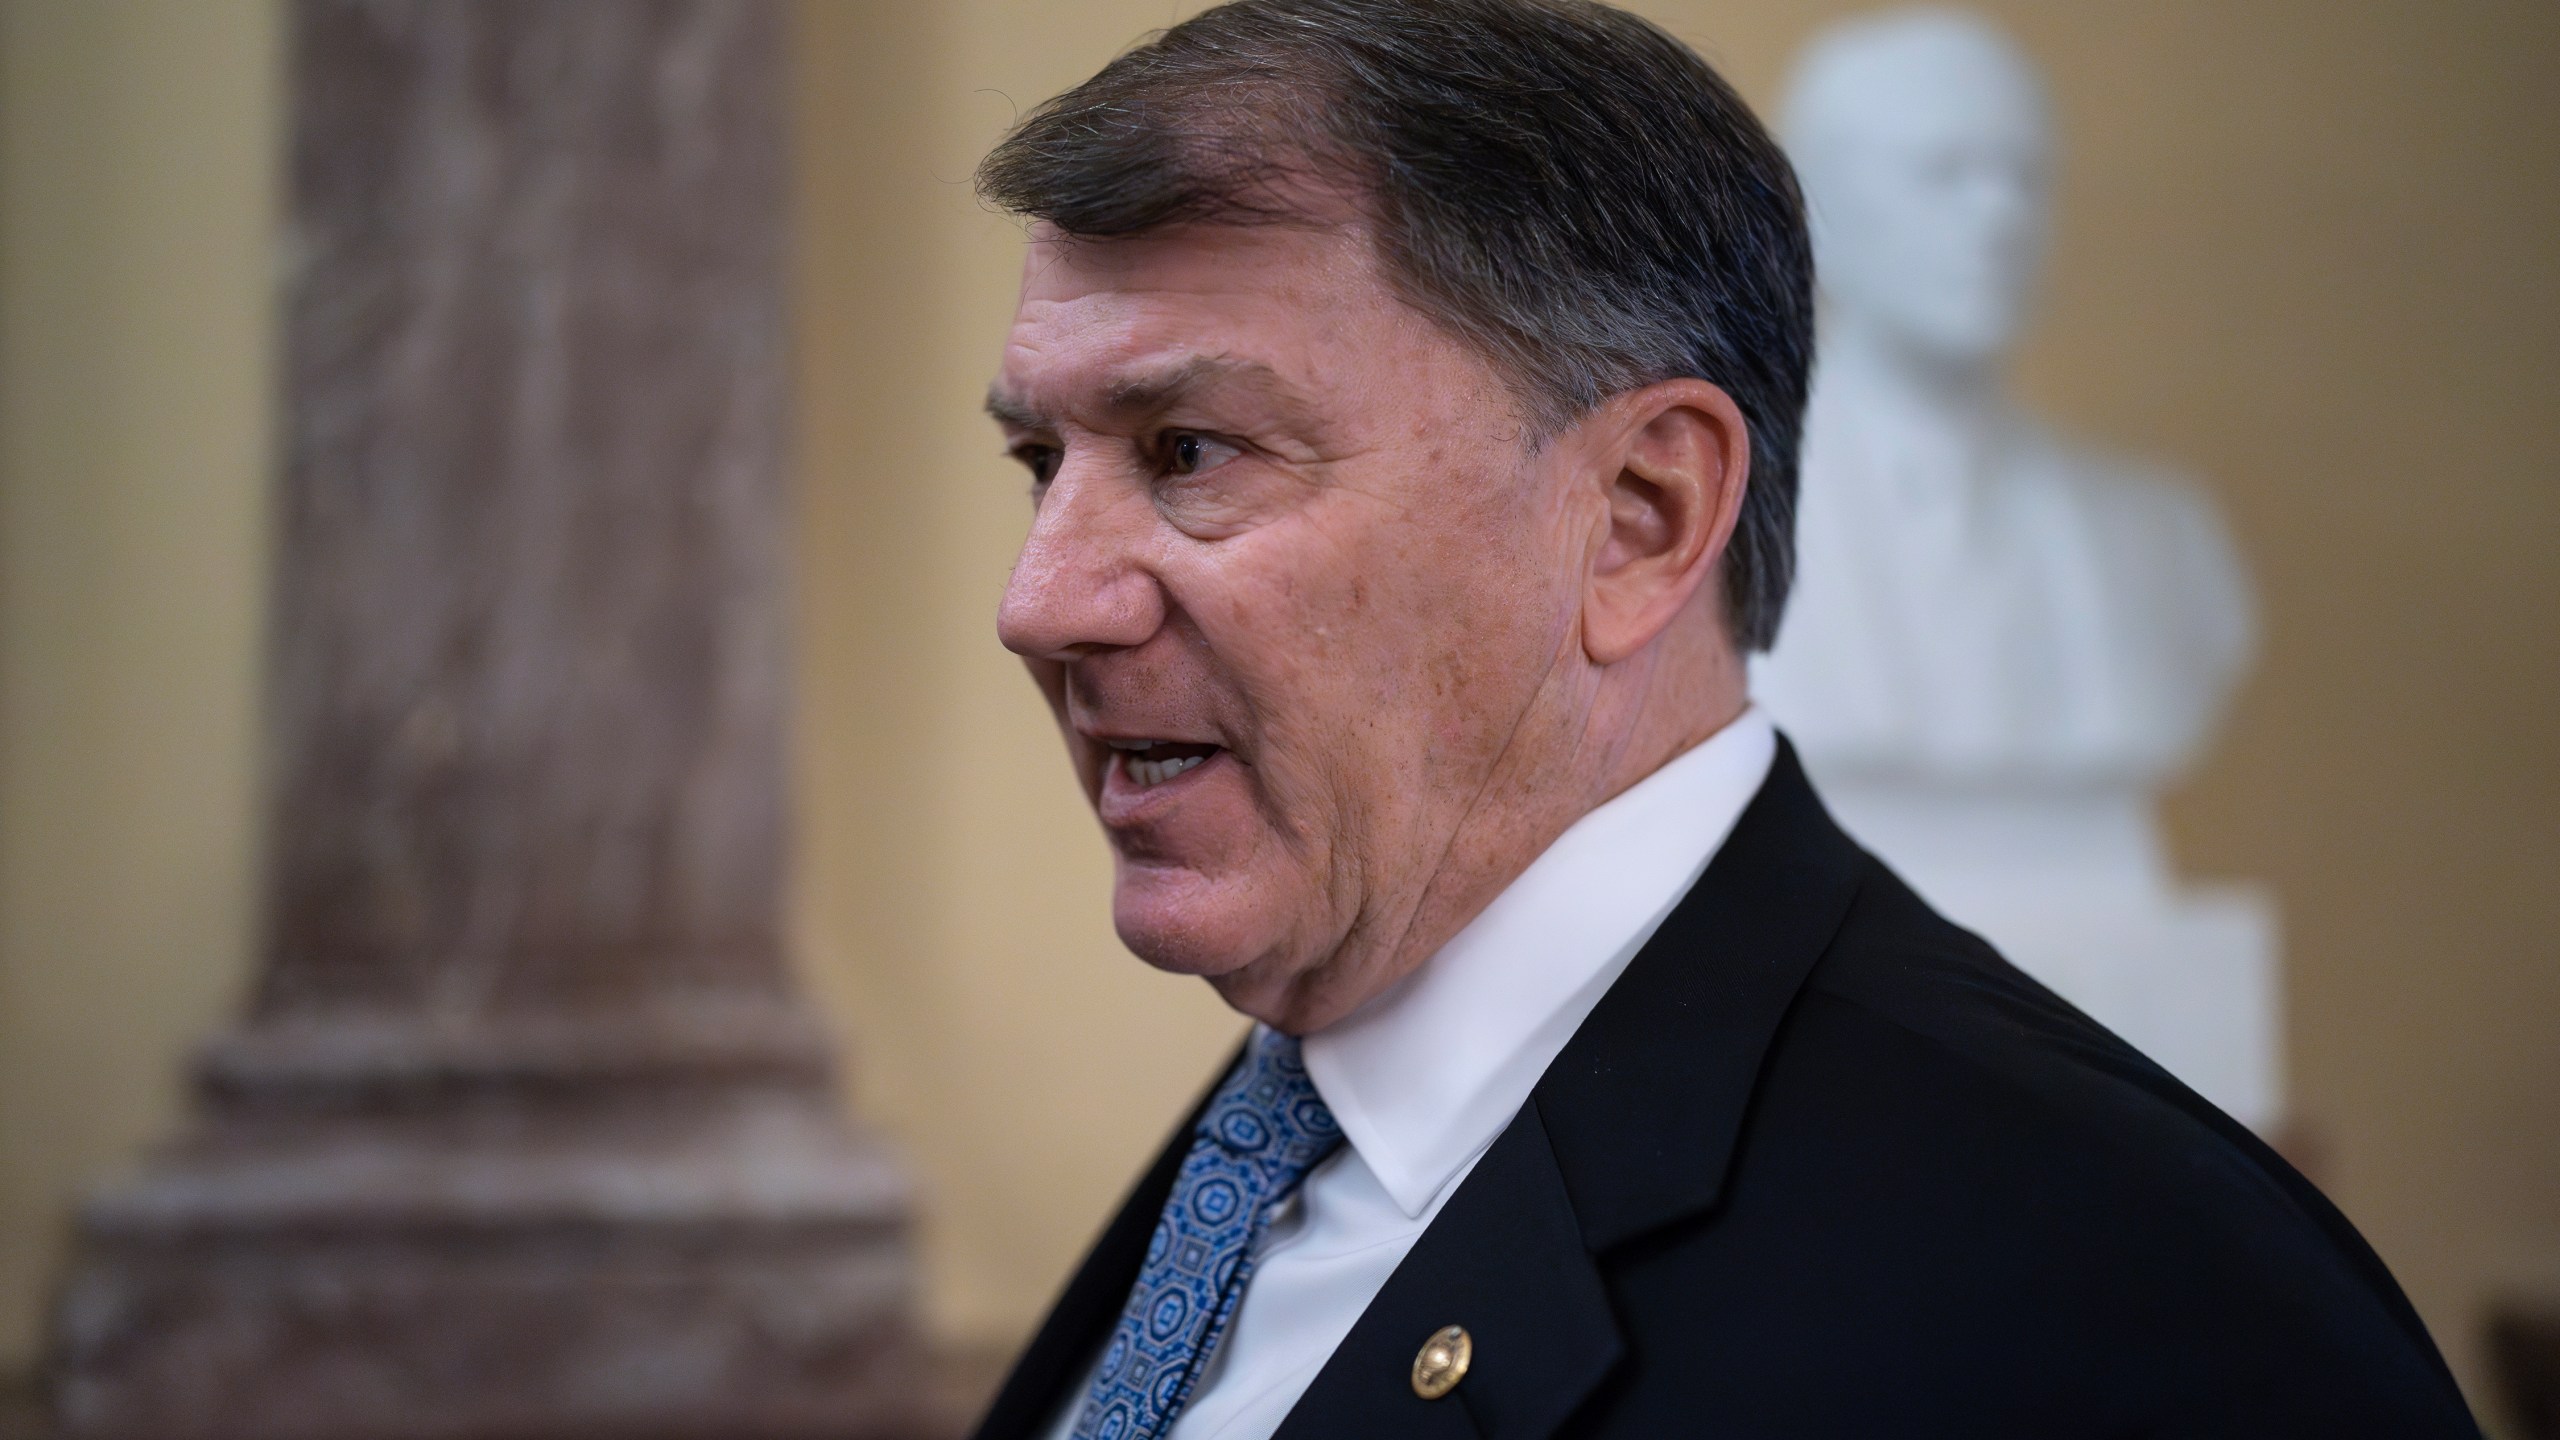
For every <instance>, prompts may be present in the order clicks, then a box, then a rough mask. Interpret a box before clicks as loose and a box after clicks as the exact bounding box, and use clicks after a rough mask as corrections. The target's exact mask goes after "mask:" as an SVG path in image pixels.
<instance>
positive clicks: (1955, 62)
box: [1753, 9, 2274, 1123]
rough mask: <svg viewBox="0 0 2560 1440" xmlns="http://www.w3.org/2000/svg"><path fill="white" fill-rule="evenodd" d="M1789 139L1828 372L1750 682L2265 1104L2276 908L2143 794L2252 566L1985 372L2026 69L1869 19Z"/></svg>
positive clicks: (2043, 963) (1856, 818)
mask: <svg viewBox="0 0 2560 1440" xmlns="http://www.w3.org/2000/svg"><path fill="white" fill-rule="evenodd" d="M1782 127H1783V129H1784V131H1785V136H1786V141H1787V145H1788V148H1789V151H1790V153H1791V154H1792V156H1793V157H1794V160H1795V163H1796V166H1797V170H1798V172H1799V174H1800V175H1801V176H1802V178H1803V182H1804V185H1805V191H1806V197H1807V200H1808V202H1809V205H1810V208H1811V211H1812V217H1813V225H1814V241H1815V250H1816V258H1817V273H1818V274H1819V276H1820V281H1821V292H1822V293H1821V304H1822V317H1821V330H1820V363H1819V366H1818V368H1817V371H1816V375H1815V382H1814V390H1813V399H1812V405H1811V409H1810V413H1809V415H1808V417H1807V422H1806V442H1805V455H1804V475H1803V489H1802V499H1801V502H1800V509H1799V513H1798V517H1797V531H1796V533H1797V555H1798V580H1797V588H1796V591H1795V594H1794V597H1793V598H1792V599H1791V601H1790V602H1789V607H1788V611H1787V616H1786V622H1785V625H1784V627H1783V630H1782V632H1781V634H1780V635H1779V638H1778V644H1777V647H1776V649H1775V651H1774V652H1773V653H1772V654H1770V655H1767V656H1764V657H1761V660H1760V662H1759V663H1758V664H1757V665H1756V666H1755V667H1754V672H1753V685H1754V689H1755V691H1756V693H1757V694H1758V696H1759V698H1760V699H1761V701H1762V702H1763V703H1764V704H1765V705H1766V706H1767V707H1768V708H1769V710H1770V711H1771V713H1772V714H1773V715H1774V716H1775V717H1776V718H1777V719H1778V721H1779V722H1780V724H1782V725H1783V726H1784V727H1785V728H1786V730H1787V731H1788V733H1789V734H1790V735H1791V736H1792V737H1793V738H1794V739H1795V741H1796V743H1797V745H1798V746H1799V748H1800V749H1801V750H1802V752H1803V754H1804V756H1805V761H1806V764H1807V766H1808V768H1809V769H1810V770H1811V771H1812V772H1813V774H1814V776H1815V777H1816V779H1817V780H1818V781H1819V782H1821V784H1822V787H1823V790H1824V793H1825V794H1826V796H1828V797H1830V799H1831V800H1832V802H1833V805H1834V807H1835V808H1836V809H1837V810H1838V811H1839V812H1840V814H1841V817H1842V819H1843V820H1844V822H1846V823H1847V824H1848V826H1849V828H1850V829H1851V830H1852V831H1853V832H1855V833H1857V834H1858V835H1859V836H1860V838H1861V839H1863V840H1865V841H1866V842H1867V843H1868V844H1869V845H1870V846H1872V847H1873V848H1875V849H1876V850H1877V851H1878V852H1879V853H1881V854H1883V855H1884V856H1885V858H1886V859H1888V860H1889V861H1891V862H1893V863H1894V864H1895V865H1896V866H1897V868H1899V869H1901V870H1902V871H1903V872H1904V874H1905V875H1906V876H1908V877H1909V878H1910V879H1911V880H1912V881H1913V883H1914V884H1915V885H1917V886H1918V887H1919V888H1920V889H1921V890H1922V891H1923V892H1924V893H1925V894H1927V895H1928V896H1929V897H1930V898H1931V899H1932V900H1934V901H1936V902H1937V903H1938V904H1939V905H1940V906H1941V907H1942V908H1944V909H1946V910H1948V911H1949V913H1951V914H1952V915H1953V916H1954V918H1956V919H1958V920H1959V921H1963V922H1965V923H1967V924H1971V925H1973V926H1975V927H1976V928H1978V929H1981V930H1983V931H1984V932H1985V933H1986V934H1989V935H1990V936H1991V938H1992V939H1993V940H1994V941H1996V942H1998V943H2000V944H2001V945H2002V947H2003V948H2004V949H2006V950H2007V951H2009V952H2010V954H2011V956H2012V958H2014V959H2016V960H2018V962H2019V963H2020V964H2022V965H2025V966H2026V967H2027V968H2028V969H2030V970H2031V971H2035V972H2036V973H2038V974H2039V975H2041V976H2043V977H2044V978H2045V979H2046V980H2047V982H2048V983H2051V984H2053V985H2054V986H2055V988H2057V989H2059V990H2061V991H2063V993H2064V994H2066V995H2068V996H2070V997H2071V998H2073V999H2075V1000H2077V1001H2079V1002H2080V1003H2081V1004H2082V1005H2083V1006H2084V1007H2085V1008H2088V1009H2089V1010H2091V1011H2092V1012H2093V1013H2095V1014H2097V1015H2098V1018H2100V1019H2101V1020H2104V1021H2108V1022H2109V1023H2111V1024H2114V1025H2115V1026H2116V1028H2117V1029H2119V1030H2120V1031H2122V1032H2124V1033H2126V1034H2127V1035H2128V1037H2129V1038H2133V1039H2134V1040H2135V1041H2136V1043H2138V1044H2142V1045H2144V1046H2145V1048H2147V1049H2149V1050H2151V1051H2152V1052H2153V1053H2154V1055H2155V1056H2156V1057H2157V1058H2160V1059H2162V1060H2163V1062H2164V1063H2168V1064H2169V1065H2170V1068H2171V1069H2173V1070H2178V1071H2180V1073H2182V1074H2184V1075H2186V1076H2187V1078H2188V1079H2189V1080H2190V1083H2194V1084H2197V1086H2198V1088H2200V1089H2204V1090H2205V1091H2206V1092H2207V1093H2208V1094H2209V1095H2212V1096H2213V1097H2214V1098H2215V1099H2217V1100H2219V1101H2221V1102H2222V1103H2223V1104H2224V1105H2225V1106H2226V1108H2230V1109H2232V1110H2234V1112H2235V1113H2240V1114H2241V1115H2242V1118H2244V1119H2248V1120H2252V1121H2253V1122H2260V1123H2263V1122H2264V1121H2266V1120H2267V1119H2269V1118H2270V1117H2271V1113H2272V1110H2273V1107H2274V1089H2273V1087H2274V1080H2273V1074H2274V1056H2273V1043H2274V1042H2273V1033H2274V1026H2273V1017H2272V998H2271V997H2272V984H2273V979H2272V945H2273V939H2272V928H2271V921H2270V920H2269V918H2268V915H2267V913H2266V911H2265V907H2264V905H2263V903H2262V902H2259V901H2257V900H2255V899H2254V898H2253V897H2250V896H2247V895H2245V894H2233V893H2227V892H2215V893H2196V892H2188V891H2183V890H2180V889H2179V888H2178V887H2176V886H2175V884H2174V882H2173V880H2172V878H2171V875H2170V872H2169V869H2168V865H2167V862H2166V859H2165V856H2164V853H2163V850H2162V847H2161V845H2160V842H2159V838H2158V826H2157V823H2156V821H2155V819H2154V813H2153V811H2154V804H2153V801H2154V796H2155V794H2156V792H2157V790H2158V789H2159V787H2160V786H2161V785H2162V784H2163V783H2165V782H2166V781H2167V780H2168V779H2169V778H2170V777H2171V776H2173V775H2174V774H2175V772H2176V771H2177V770H2178V769H2179V768H2180V767H2181V766H2182V765H2184V764H2185V763H2186V762H2187V761H2189V760H2190V759H2192V758H2193V757H2194V756H2195V755H2196V753H2197V752H2198V750H2199V749H2200V748H2201V747H2202V745H2203V743H2204V741H2205V740H2206V739H2207V738H2208V736H2209V734H2210V732H2211V730H2212V729H2213V727H2214V725H2215V723H2216V721H2217V720H2218V719H2219V718H2220V716H2221V715H2222V713H2223V711H2224V708H2225V706H2226V703H2227V701H2228V700H2229V697H2230V694H2231V690H2232V687H2233V685H2234V684H2235V683H2236V681H2237V680H2238V679H2239V677H2240V675H2241V674H2242V672H2243V670H2244V669H2245V667H2246V665H2247V663H2248V660H2249V658H2250V653H2251V648H2252V644H2253V640H2254V625H2253V617H2252V613H2251V604H2250V599H2249V593H2248V587H2247V583H2246V580H2245V578H2244V576H2243V574H2242V572H2241V569H2240V565H2239V562H2238V559H2237V557H2236V556H2235V554H2234V552H2233V550H2232V547H2231V544H2230V542H2229V540H2228V538H2227V537H2226V535H2225V533H2224V530H2223V528H2222V525H2221V523H2220V521H2219V519H2218V517H2217V516H2216V515H2215V513H2214V511H2213V509H2212V508H2211V507H2210V506H2209V505H2208V504H2207V503H2206V501H2205V500H2204V498H2203V497H2202V496H2201V495H2200V494H2199V493H2197V492H2196V491H2195V490H2194V489H2192V488H2191V487H2189V486H2188V485H2187V484H2185V483H2184V482H2183V481H2181V480H2180V479H2178V478H2176V477H2175V476H2174V475H2171V474H2169V473H2167V472H2165V471H2163V470H2161V469H2159V468H2157V467H2153V466H2149V465H2145V464H2141V463H2137V462H2132V461H2127V460H2123V459H2119V458H2116V457H2113V456H2109V455H2106V454H2103V453H2101V452H2099V451H2097V450H2095V449H2093V448H2090V447H2088V446H2085V445H2082V444H2080V443H2077V442H2075V441H2073V440H2071V439H2068V438H2066V437H2064V436H2062V435H2060V434H2057V433H2056V432H2055V431H2053V430H2052V429H2051V428H2049V427H2048V426H2046V425H2044V424H2042V423H2040V422H2039V421H2038V420H2036V419H2035V418H2034V417H2033V416H2031V415H2028V414H2027V413H2025V412H2024V411H2023V410H2022V409H2021V408H2020V407H2019V406H2018V405H2017V403H2016V402H2015V401H2014V400H2013V399H2012V398H2011V397H2010V394H2009V392H2008V388H2007V379H2008V376H2007V361H2008V359H2009V356H2010V353H2011V351H2012V349H2013V347H2014V346H2015V343H2016V341H2017V339H2018V336H2019V333H2020V331H2021V329H2022V328H2023V326H2024V323H2025V321H2026V318H2027V316H2028V313H2029V309H2030V302H2031V300H2032V298H2033V295H2034V292H2035V288H2036V279H2037V273H2038V271H2039V269H2040V266H2041V261H2042V259H2043V253H2044V250H2045V243H2046V236H2047V232H2048V229H2049V206H2048V194H2049V189H2050V185H2049V181H2050V175H2051V171H2052V166H2053V157H2054V139H2053V124H2052V119H2051V115H2050V112H2049V109H2048V106H2047V103H2046V99H2045V94H2044V88H2043V85H2042V82H2041V80H2040V78H2039V77H2038V75H2037V73H2036V71H2035V68H2034V66H2033V64H2032V63H2031V62H2030V61H2029V60H2028V59H2027V58H2026V56H2025V55H2024V54H2022V53H2021V52H2020V51H2019V50H2018V48H2017V47H2016V46H2015V45H2014V44H2012V43H2011V42H2010V41H2009V40H2008V38H2007V37H2006V36H2004V35H2002V34H2001V33H2000V32H1998V31H1997V30H1995V29H1993V28H1992V27H1991V26H1990V25H1988V24H1987V23H1986V22H1984V21H1982V20H1980V19H1978V18H1975V17H1973V16H1971V15H1968V14H1965V13H1963V12H1960V11H1949V10H1938V9H1911V10H1896V11H1887V12H1882V13H1879V14H1875V15H1870V16H1866V17H1862V18H1859V19H1854V20H1851V21H1848V22H1846V23H1844V24H1842V25H1839V26H1837V27H1835V28H1834V29H1832V30H1830V31H1828V32H1826V33H1825V34H1823V35H1822V36H1820V37H1818V38H1817V39H1816V40H1815V42H1814V43H1813V44H1812V45H1811V46H1810V47H1808V49H1807V50H1806V52H1805V53H1804V55H1803V57H1802V59H1801V60H1800V61H1799V64H1798V68H1797V72H1796V76H1795V79H1794V83H1793V85H1792V87H1791V89H1790V92H1789V95H1788V99H1787V102H1786V107H1785V111H1784V115H1783V119H1782ZM2199 926H2201V927H2202V929H2199V928H2198V927H2199ZM2164 927H2165V928H2164ZM2101 932H2103V934H2104V935H2105V936H2107V937H2108V938H2107V939H2105V940H2103V941H2097V940H2090V939H2087V938H2084V937H2087V936H2090V935H2093V934H2098V933H2101ZM2200 957H2202V958H2200ZM2233 957H2237V958H2233ZM2199 966H2201V967H2204V968H2203V969H2202V970H2198V969H2197V967H2199ZM2181 967H2185V969H2184V970H2182V968H2181ZM2186 970H2196V971H2197V974H2198V975H2202V976H2203V978H2200V979H2199V978H2194V977H2192V976H2190V977H2188V978H2180V977H2181V976H2182V975H2184V974H2185V971H2186ZM2206 971H2210V972H2212V973H2210V974H2206V973H2205V972H2206ZM2164 987H2165V988H2164ZM2217 987H2218V988H2217ZM2253 996H2254V997H2256V998H2254V999H2253V998H2251V997H2253ZM2146 1007H2147V1010H2148V1011H2150V1012H2158V1013H2157V1015H2154V1016H2152V1017H2151V1018H2145V1014H2144V1013H2141V1012H2145V1011H2146ZM2260 1012H2263V1013H2260ZM2178 1015H2186V1016H2188V1017H2189V1018H2187V1019H2184V1020H2178V1019H2175V1018H2174V1017H2175V1016H2178ZM2181 1027H2183V1028H2181ZM2235 1027H2236V1028H2235ZM2173 1031H2174V1032H2177V1033H2172V1032H2173ZM2242 1032H2248V1033H2245V1034H2244V1033H2242ZM2240 1051H2248V1052H2250V1053H2248V1054H2245V1055H2243V1054H2239V1053H2238V1052H2240ZM2182 1055H2189V1056H2190V1058H2187V1059H2186V1060H2185V1062H2184V1063H2183V1064H2182V1063H2181V1058H2180V1057H2181V1056H2182ZM2193 1057H2201V1058H2193ZM2216 1067H2219V1069H2217V1068H2216ZM2207 1072H2212V1073H2210V1074H2208V1073H2207ZM2225 1072H2227V1073H2225Z"/></svg>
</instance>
